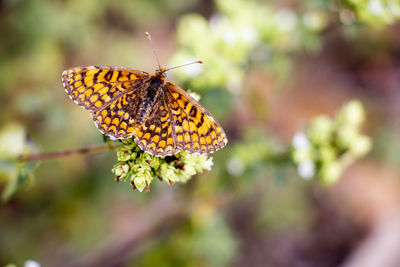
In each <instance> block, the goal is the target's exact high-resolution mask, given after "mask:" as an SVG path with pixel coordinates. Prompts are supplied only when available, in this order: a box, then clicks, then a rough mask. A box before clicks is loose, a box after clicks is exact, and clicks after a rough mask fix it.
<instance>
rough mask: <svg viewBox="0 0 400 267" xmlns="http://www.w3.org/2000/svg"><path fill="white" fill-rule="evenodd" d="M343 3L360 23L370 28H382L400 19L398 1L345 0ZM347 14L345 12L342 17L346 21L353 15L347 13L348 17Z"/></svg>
mask: <svg viewBox="0 0 400 267" xmlns="http://www.w3.org/2000/svg"><path fill="white" fill-rule="evenodd" d="M343 3H344V4H345V5H346V7H347V8H349V9H350V10H351V11H352V12H353V13H354V15H355V17H356V18H357V19H358V20H359V21H361V22H364V23H366V24H368V25H370V26H374V27H381V26H385V25H388V24H392V23H393V22H394V21H395V20H398V19H400V2H399V1H398V0H344V1H343ZM345 14H346V12H345V11H344V12H342V15H341V17H342V18H344V19H345V17H349V16H350V17H351V15H352V14H349V13H347V16H346V15H345ZM342 20H343V19H342ZM345 20H346V19H345Z"/></svg>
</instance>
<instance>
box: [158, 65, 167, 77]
mask: <svg viewBox="0 0 400 267" xmlns="http://www.w3.org/2000/svg"><path fill="white" fill-rule="evenodd" d="M166 71H167V69H166V68H162V67H160V68H159V69H158V70H157V71H156V73H157V74H158V75H160V76H162V77H163V78H165V77H166V76H167V74H166V73H165V72H166Z"/></svg>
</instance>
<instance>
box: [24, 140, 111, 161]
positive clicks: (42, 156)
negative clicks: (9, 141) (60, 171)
mask: <svg viewBox="0 0 400 267" xmlns="http://www.w3.org/2000/svg"><path fill="white" fill-rule="evenodd" d="M118 146H119V145H117V146H112V144H111V143H107V144H106V145H101V146H92V147H83V148H78V149H71V150H65V151H59V152H49V153H38V154H25V155H20V156H19V157H18V160H19V161H39V160H49V159H57V158H64V157H69V156H74V155H85V154H95V153H101V152H104V151H107V150H112V149H115V148H117V147H118Z"/></svg>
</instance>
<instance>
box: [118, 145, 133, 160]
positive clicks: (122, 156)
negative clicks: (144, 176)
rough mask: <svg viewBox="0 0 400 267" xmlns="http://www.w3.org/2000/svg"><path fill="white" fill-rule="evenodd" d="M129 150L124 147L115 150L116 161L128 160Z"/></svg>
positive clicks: (129, 157)
mask: <svg viewBox="0 0 400 267" xmlns="http://www.w3.org/2000/svg"><path fill="white" fill-rule="evenodd" d="M131 153H132V152H131V151H130V150H127V149H126V148H125V147H121V148H120V149H118V151H117V159H118V161H128V160H130V159H131Z"/></svg>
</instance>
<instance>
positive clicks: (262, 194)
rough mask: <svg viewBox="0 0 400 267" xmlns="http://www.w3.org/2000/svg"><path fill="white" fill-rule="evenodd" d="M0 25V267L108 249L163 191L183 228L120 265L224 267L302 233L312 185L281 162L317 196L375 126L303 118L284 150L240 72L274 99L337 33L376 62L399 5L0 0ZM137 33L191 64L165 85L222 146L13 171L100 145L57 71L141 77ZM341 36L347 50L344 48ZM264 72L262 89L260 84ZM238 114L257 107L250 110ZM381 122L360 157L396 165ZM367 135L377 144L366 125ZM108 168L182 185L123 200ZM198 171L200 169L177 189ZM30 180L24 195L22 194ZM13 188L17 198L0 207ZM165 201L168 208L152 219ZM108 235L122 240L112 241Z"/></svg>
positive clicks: (142, 45) (144, 51)
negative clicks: (209, 151) (261, 244)
mask: <svg viewBox="0 0 400 267" xmlns="http://www.w3.org/2000/svg"><path fill="white" fill-rule="evenodd" d="M0 15H1V19H0V34H1V36H4V37H6V38H3V39H2V41H1V42H0V99H1V100H2V103H1V106H2V111H3V112H1V113H0V123H1V129H0V184H1V188H0V189H1V190H2V192H3V195H2V198H3V200H9V202H8V203H6V204H4V205H3V207H4V208H3V209H2V211H1V213H0V264H1V265H4V264H7V263H10V262H15V263H16V265H17V266H20V265H22V264H23V263H25V262H26V261H27V260H29V259H32V260H35V261H38V262H40V263H43V265H57V264H59V263H60V262H64V261H65V259H69V258H71V256H73V257H72V258H79V257H82V256H83V255H85V254H87V253H88V252H91V251H93V250H94V247H95V248H97V246H96V244H99V245H100V246H101V245H104V246H105V247H107V246H110V245H109V244H105V243H104V242H106V241H107V240H108V239H107V237H108V234H109V233H115V232H116V231H118V230H119V229H120V228H122V229H123V230H125V231H126V232H128V231H127V229H131V228H134V227H136V226H137V225H140V219H142V218H138V217H140V216H136V217H135V216H133V215H132V214H131V213H134V214H135V215H136V212H137V211H138V210H140V209H141V208H143V210H147V207H148V206H149V204H151V203H152V201H154V200H156V197H157V195H161V194H163V192H165V191H173V193H174V194H176V195H179V196H180V197H181V200H183V201H182V202H183V205H184V207H185V208H184V212H185V215H186V216H185V218H184V219H182V220H181V219H178V218H177V219H176V220H177V221H179V225H178V226H174V227H171V228H172V229H168V228H167V230H168V231H166V232H164V233H162V234H160V235H158V236H157V237H154V236H150V237H149V238H150V239H154V240H153V241H155V242H153V243H151V242H150V243H146V244H145V245H144V246H147V247H146V249H145V250H144V249H142V251H141V253H140V255H134V256H132V257H131V259H130V260H128V262H129V263H131V265H141V266H153V265H163V266H176V265H180V266H226V265H230V264H232V263H233V262H234V261H235V259H237V257H239V256H240V255H241V253H243V251H244V250H245V249H246V248H247V243H246V241H249V240H248V239H257V238H262V237H265V236H266V233H267V234H268V233H272V232H274V231H278V230H279V229H295V230H297V229H304V228H307V227H309V221H310V220H311V219H310V218H311V217H312V216H313V214H312V211H310V204H309V203H308V202H307V201H308V198H309V197H310V196H309V195H310V191H311V190H309V189H310V187H312V186H315V184H314V183H309V182H307V181H305V180H304V179H298V177H297V176H296V170H295V168H294V167H297V172H298V174H299V175H300V176H302V177H303V178H311V176H314V175H315V177H316V178H317V181H319V182H320V183H322V184H326V185H331V184H332V183H333V182H336V181H337V180H338V179H339V177H340V175H341V174H342V172H343V171H344V169H345V168H346V167H347V166H348V164H350V163H351V162H354V160H356V159H359V158H360V157H362V156H363V155H365V154H366V153H367V152H368V151H369V150H370V148H371V146H372V139H370V138H369V137H367V136H364V135H362V134H361V133H360V132H361V127H362V126H363V125H364V124H363V123H364V122H365V124H366V125H367V127H371V128H372V127H373V126H371V124H373V123H374V121H373V119H374V117H373V116H367V115H365V114H364V112H365V111H364V109H363V107H362V105H361V103H360V102H359V101H350V102H349V103H348V104H346V105H345V106H344V107H343V108H342V109H341V110H340V111H339V112H338V113H337V115H336V116H335V117H334V119H332V118H330V117H328V116H325V115H322V116H317V117H315V118H314V119H311V120H310V122H309V123H306V125H307V126H306V127H304V128H303V129H300V130H298V131H297V133H296V134H295V137H294V138H293V144H292V145H290V144H288V140H286V141H285V140H284V138H281V136H279V134H278V135H276V132H272V131H269V127H268V125H267V126H266V127H265V124H266V122H265V119H266V118H268V117H269V116H270V115H271V114H270V113H268V111H269V108H270V107H269V103H267V102H266V101H265V99H263V98H262V97H259V96H258V95H257V94H255V93H254V92H255V88H254V87H255V86H254V85H253V84H251V83H249V77H250V74H251V73H252V72H253V71H254V70H256V71H257V72H256V73H258V75H257V81H258V84H262V86H263V87H262V89H263V93H265V94H267V93H269V90H271V89H272V90H274V89H278V88H281V87H280V85H282V84H287V83H290V81H291V80H292V77H293V76H294V74H295V73H297V72H300V71H301V69H302V66H301V64H299V62H301V57H308V56H311V57H312V56H314V55H318V54H319V53H321V51H322V53H326V54H329V53H331V51H330V50H324V46H325V45H326V40H327V39H326V35H327V34H329V33H332V32H335V30H338V32H339V33H338V34H337V33H336V34H337V35H335V37H337V36H339V37H340V38H338V39H340V40H341V41H343V42H344V43H346V44H348V45H349V46H354V47H355V48H356V49H353V50H354V51H353V52H354V53H355V54H357V53H361V52H360V51H362V53H364V54H367V55H368V56H370V57H372V56H373V55H375V48H376V47H379V49H380V50H379V52H380V55H385V56H386V57H385V58H386V59H387V58H391V57H392V54H391V53H393V51H392V50H394V48H393V47H391V46H390V45H388V39H389V38H382V36H386V35H388V36H389V35H390V33H388V32H389V31H385V30H387V29H388V28H389V27H391V26H392V25H393V23H395V22H396V20H397V19H398V18H399V2H398V1H396V0H393V1H383V0H369V1H368V0H365V1H364V0H360V1H356V0H343V1H338V0H331V1H322V0H309V1H300V2H297V3H296V4H293V3H290V1H288V2H286V1H284V2H278V1H275V2H273V1H271V2H270V1H256V0H252V1H246V0H232V1H223V0H216V1H214V2H213V1H196V0H190V1H183V0H179V1H163V0H156V1H137V0H132V1H131V0H123V1H117V2H116V1H94V0H89V1H76V0H67V1H46V0H39V1H2V2H1V3H0ZM175 27H176V30H175ZM390 29H393V28H390ZM145 31H150V32H151V33H152V35H153V38H154V42H155V46H156V47H157V49H158V51H159V53H160V57H161V58H165V57H166V55H169V54H171V51H175V52H173V55H172V57H171V60H170V61H169V65H170V66H175V65H180V64H183V63H186V62H190V61H192V60H198V59H201V60H204V62H205V64H203V65H200V64H196V65H191V66H188V67H185V68H180V69H177V70H174V71H171V72H170V73H168V74H169V75H171V76H173V78H172V79H173V80H174V82H176V83H177V84H179V86H180V87H182V88H183V89H185V90H194V91H195V92H197V93H199V94H201V95H202V101H201V103H202V104H203V105H204V106H205V107H207V109H209V110H210V112H211V113H212V114H214V115H215V117H216V118H217V120H218V121H220V122H221V124H222V125H223V126H224V128H225V129H226V132H227V133H228V138H229V143H228V146H227V147H226V148H224V149H222V150H221V151H219V152H218V153H215V154H213V158H209V157H207V156H199V155H190V154H187V153H183V152H182V153H180V154H178V155H176V156H172V157H171V158H167V157H166V158H163V159H162V158H155V157H150V156H149V155H148V154H145V153H142V152H140V151H138V150H137V147H136V146H135V145H134V144H133V143H132V142H131V141H124V143H123V144H122V146H120V147H119V148H118V150H117V157H116V155H115V153H105V154H102V155H96V156H90V157H74V158H66V159H64V160H62V161H49V162H45V163H43V164H42V166H41V167H40V168H35V167H36V165H37V164H36V163H32V162H20V161H18V160H17V157H18V155H20V154H23V153H36V152H39V151H41V152H43V151H57V150H63V149H69V148H71V147H85V146H88V145H90V144H93V143H100V142H101V140H102V136H101V135H100V133H99V132H98V131H97V129H96V128H95V126H94V125H93V123H92V122H91V118H90V116H89V114H88V113H87V112H86V111H84V110H82V109H79V108H78V107H77V106H76V105H74V104H73V103H72V102H71V101H69V100H68V97H66V95H65V93H64V90H63V89H62V83H61V81H60V75H61V72H62V71H63V70H64V69H66V68H69V67H72V66H75V65H95V64H105V65H121V66H127V67H130V66H135V68H138V69H143V70H144V69H145V68H147V67H150V66H152V68H154V58H153V57H152V55H151V50H150V48H149V45H148V43H146V40H145V38H144V37H143V33H144V32H145ZM175 31H176V35H174V33H175ZM371 33H373V34H371ZM354 36H357V37H358V39H357V38H349V37H354ZM392 39H395V38H392ZM159 40H160V41H159ZM365 40H372V41H371V42H365ZM175 46H176V47H175ZM339 47H340V48H336V49H337V50H340V49H342V47H341V46H339ZM390 49H392V50H390ZM299 58H300V60H299ZM346 60H347V58H346V56H342V57H341V58H340V61H344V62H345V61H346ZM349 61H350V60H349ZM380 62H381V61H380ZM361 65H362V64H361ZM365 65H367V64H365ZM314 67H315V68H318V67H319V66H317V65H316V66H314ZM335 67H337V66H333V67H332V68H335ZM356 67H358V68H361V67H360V66H355V64H353V65H351V67H349V69H350V70H351V71H349V72H353V70H354V68H356ZM253 75H254V74H253ZM266 77H273V79H272V81H268V84H267V83H266V82H265V80H266ZM351 86H354V85H353V84H352V85H351ZM272 90H271V91H272ZM299 90H300V89H299ZM267 91H268V92H267ZM275 91H278V90H275ZM322 94H323V92H322ZM338 94H340V92H338ZM362 94H363V96H365V98H367V99H369V101H364V98H362V99H363V104H364V105H365V106H366V112H367V114H368V113H369V112H370V111H369V110H368V109H369V108H371V103H370V102H373V101H375V100H376V99H375V98H374V97H371V96H369V95H368V94H367V93H365V92H364V91H363V92H362ZM379 94H383V93H382V92H381V91H380V92H379ZM252 97H253V98H252ZM309 97H310V98H311V99H313V97H314V96H313V95H310V96H309ZM246 101H250V104H249V105H248V106H249V107H250V108H248V107H247V109H246V110H245V112H247V113H249V114H250V115H249V114H245V115H246V116H247V117H246V116H244V117H245V118H246V120H245V119H243V118H242V117H241V116H237V114H239V113H240V112H242V111H243V108H242V106H241V105H242V104H243V103H245V102H246ZM332 101H334V100H332ZM251 108H254V109H260V110H267V112H261V113H262V114H261V115H260V114H259V113H257V112H254V110H251ZM293 116H297V114H294V115H293ZM299 116H300V115H299ZM247 120H248V121H247ZM388 120H389V119H388ZM244 122H245V123H244ZM246 123H247V124H246ZM392 127H393V125H390V123H388V124H387V125H383V126H382V127H381V124H380V123H379V127H378V128H379V129H380V131H378V133H377V134H376V136H373V138H374V144H375V143H376V144H377V145H378V146H375V145H374V146H373V149H374V150H372V151H373V153H374V156H375V157H376V158H378V159H379V160H384V161H387V162H390V161H392V162H394V163H395V162H397V161H396V158H398V157H397V155H398V150H396V149H395V148H396V147H397V146H398V134H397V133H395V132H394V131H393V129H392ZM367 129H368V128H367ZM368 130H369V131H370V132H371V134H372V135H373V134H375V132H374V130H375V129H372V130H371V129H368ZM27 133H28V134H27ZM389 137H390V138H389ZM375 139H376V140H375ZM393 144H397V145H396V146H393ZM126 151H128V153H126ZM116 158H117V160H118V163H116V164H115V165H114V167H113V173H114V174H115V176H116V177H117V180H127V181H129V182H131V183H133V184H134V186H135V187H136V188H137V189H139V190H140V191H142V190H145V189H146V187H148V186H149V184H150V182H151V181H153V179H154V178H155V177H157V176H159V177H161V179H162V180H163V181H165V182H167V183H170V182H187V183H186V185H185V186H176V187H174V188H170V187H168V186H166V187H164V186H165V185H164V183H155V184H154V185H153V186H152V192H153V193H152V194H134V193H132V190H131V188H129V187H122V186H116V185H115V183H114V182H113V181H112V179H110V178H111V176H112V173H110V169H111V166H112V165H113V162H115V160H116ZM182 164H183V165H184V166H185V168H184V169H182ZM211 165H213V170H212V171H210V172H204V173H202V174H199V175H198V176H197V178H196V179H192V180H190V181H189V180H188V178H189V177H192V176H193V175H194V174H196V173H201V172H202V170H208V169H210V168H211ZM34 169H35V176H36V177H37V179H35V180H34V182H35V185H34V186H30V187H26V186H25V185H27V184H29V183H31V182H32V181H33V179H31V175H32V172H33V170H34ZM138 170H140V171H138ZM153 188H154V189H153ZM159 189H161V190H159ZM16 192H21V193H20V194H16V195H15V197H13V198H11V199H10V196H12V195H13V194H15V193H16ZM170 206H171V203H166V205H165V206H164V209H168V208H170ZM149 212H154V213H155V214H157V213H159V212H161V211H160V210H156V211H153V210H150V211H149ZM235 216H236V217H235ZM126 220H128V222H126ZM149 221H151V220H149ZM124 222H125V224H126V225H128V226H124ZM138 222H139V223H138ZM164 223H165V224H167V223H166V222H162V224H164ZM124 227H125V228H124ZM285 227H286V228H285ZM249 229H250V230H249ZM123 230H120V231H123ZM245 230H247V231H249V232H248V233H244V232H245ZM283 231H284V230H283ZM274 233H275V232H274ZM119 238H120V239H121V240H122V241H123V239H124V238H125V235H124V234H122V235H120V236H119ZM104 240H106V241H104ZM122 241H121V242H122ZM139 243H141V242H139ZM144 243H145V242H144ZM135 245H137V246H139V245H140V244H135ZM253 245H254V244H253ZM251 248H254V247H249V248H248V249H251ZM256 248H258V247H257V246H256ZM110 250H111V248H110ZM48 251H54V253H52V254H51V255H49V253H48ZM266 251H267V249H266ZM97 256H98V257H101V256H103V255H102V253H99V254H98V255H97ZM124 263H125V262H124ZM127 264H128V263H127Z"/></svg>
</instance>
